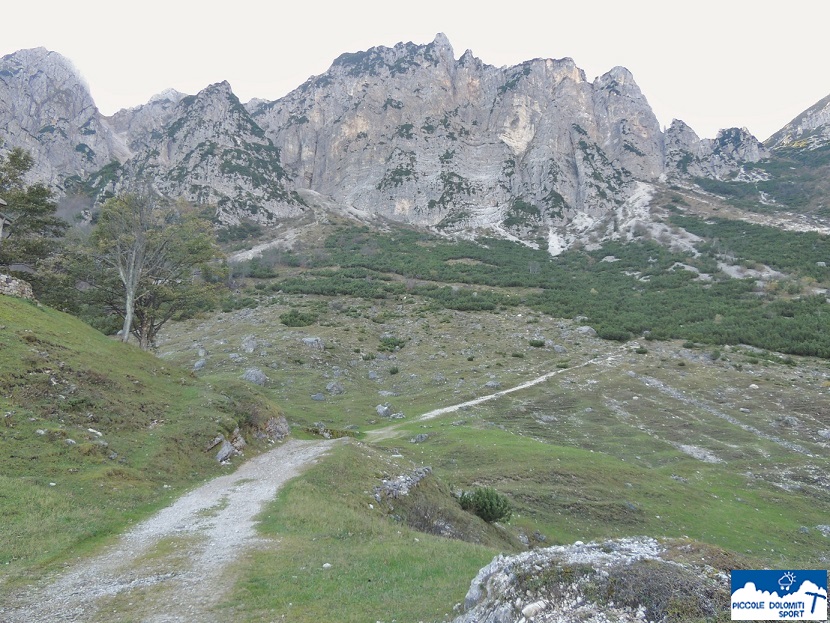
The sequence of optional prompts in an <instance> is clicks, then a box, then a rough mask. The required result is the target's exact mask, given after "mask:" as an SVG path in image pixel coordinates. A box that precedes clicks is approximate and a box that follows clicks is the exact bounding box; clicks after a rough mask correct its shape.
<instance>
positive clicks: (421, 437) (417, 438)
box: [409, 433, 429, 443]
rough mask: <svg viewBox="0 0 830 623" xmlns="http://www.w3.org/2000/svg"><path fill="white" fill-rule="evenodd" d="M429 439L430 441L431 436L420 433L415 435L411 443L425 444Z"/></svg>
mask: <svg viewBox="0 0 830 623" xmlns="http://www.w3.org/2000/svg"><path fill="white" fill-rule="evenodd" d="M427 439H429V435H427V434H426V433H419V434H417V435H415V436H414V437H413V438H412V439H410V440H409V442H410V443H424V442H425V441H426V440H427Z"/></svg>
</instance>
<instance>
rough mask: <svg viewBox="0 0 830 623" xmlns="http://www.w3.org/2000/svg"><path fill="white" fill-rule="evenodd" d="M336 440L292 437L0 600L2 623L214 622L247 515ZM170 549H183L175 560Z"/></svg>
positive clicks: (244, 544)
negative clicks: (52, 576) (50, 577)
mask: <svg viewBox="0 0 830 623" xmlns="http://www.w3.org/2000/svg"><path fill="white" fill-rule="evenodd" d="M335 443H337V442H336V441H297V440H291V441H288V442H286V443H285V444H283V445H281V446H279V447H277V448H275V449H273V450H271V451H270V452H267V453H265V454H262V455H260V456H258V457H256V458H253V459H251V460H249V461H246V462H245V463H243V464H242V465H240V467H239V468H238V469H237V470H236V471H235V472H234V473H233V474H229V475H227V476H221V477H219V478H215V479H214V480H211V481H210V482H208V483H206V484H204V485H202V486H201V487H199V488H198V489H195V490H194V491H191V492H190V493H188V494H186V495H184V496H183V497H181V498H179V499H178V500H176V502H174V503H173V505H172V506H170V507H168V508H165V509H164V510H162V511H160V512H159V513H157V514H156V515H154V516H153V517H151V518H150V519H148V520H146V521H144V522H142V523H141V524H139V525H137V526H136V527H135V528H133V529H132V530H130V531H129V532H127V533H126V534H124V535H123V536H122V537H121V538H120V539H119V541H118V542H117V543H115V544H114V545H112V546H111V547H109V548H107V550H106V551H104V552H103V553H102V554H100V555H98V556H95V557H94V558H90V559H88V560H85V561H83V562H81V563H80V564H79V565H77V566H75V567H72V568H70V569H69V570H68V571H67V572H65V573H64V574H62V575H60V576H59V577H58V578H57V579H56V580H54V581H52V582H51V583H49V584H46V585H44V586H37V587H32V588H30V589H29V590H28V591H27V592H26V593H25V594H22V595H17V596H14V597H12V598H11V599H10V600H9V601H7V602H6V603H5V605H2V604H0V621H2V622H3V623H32V622H34V621H38V622H46V621H49V622H56V623H57V622H68V621H78V622H84V623H87V622H89V621H96V620H98V621H138V620H140V621H143V622H145V623H168V622H169V623H173V622H179V621H182V622H183V621H187V622H191V621H200V622H213V621H219V620H220V618H219V617H218V615H216V614H213V613H211V611H210V610H211V607H212V606H213V605H215V604H217V603H218V602H219V600H220V598H221V597H222V596H223V594H224V592H225V590H226V589H227V588H229V585H230V584H231V583H232V580H230V579H229V578H228V577H227V576H225V575H224V574H225V573H226V570H227V566H228V564H229V563H231V562H233V561H234V560H236V559H237V557H238V556H239V555H240V554H241V553H242V552H243V551H244V550H245V549H247V548H251V547H252V546H254V545H256V543H257V540H258V538H257V535H256V532H255V522H254V517H255V516H256V515H257V514H258V513H259V512H260V510H261V508H262V505H263V504H264V503H266V502H268V501H270V500H273V499H274V496H275V494H276V492H277V491H278V490H279V489H280V487H282V485H283V484H285V483H286V482H287V481H288V480H290V479H291V478H293V477H294V476H297V475H298V474H299V473H300V471H301V469H302V468H303V467H305V466H307V465H309V464H311V463H314V462H316V460H317V458H318V457H320V456H321V455H322V454H323V453H324V452H326V451H327V450H328V449H329V448H331V447H332V446H333V445H334V444H335ZM170 539H173V540H174V541H169V540H170ZM163 540H164V541H163ZM160 542H162V547H164V546H165V544H166V545H167V547H166V549H164V550H163V551H165V552H167V559H165V557H164V555H162V554H159V552H160V551H162V549H161V548H156V546H158V545H159V543H160ZM171 543H175V544H177V546H178V547H179V548H181V549H180V550H179V551H178V552H176V553H175V555H174V556H173V558H172V559H171V558H170V555H169V550H170V544H171ZM102 608H106V611H102ZM226 618H227V615H226V616H225V617H222V620H225V619H226Z"/></svg>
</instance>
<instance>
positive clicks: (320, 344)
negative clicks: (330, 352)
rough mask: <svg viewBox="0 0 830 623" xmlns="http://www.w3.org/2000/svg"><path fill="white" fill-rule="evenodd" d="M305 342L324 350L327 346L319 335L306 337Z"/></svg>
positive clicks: (307, 344)
mask: <svg viewBox="0 0 830 623" xmlns="http://www.w3.org/2000/svg"><path fill="white" fill-rule="evenodd" d="M303 344H305V345H306V346H308V347H309V348H313V349H315V350H323V349H324V348H325V346H324V344H323V340H322V339H320V338H319V337H304V338H303Z"/></svg>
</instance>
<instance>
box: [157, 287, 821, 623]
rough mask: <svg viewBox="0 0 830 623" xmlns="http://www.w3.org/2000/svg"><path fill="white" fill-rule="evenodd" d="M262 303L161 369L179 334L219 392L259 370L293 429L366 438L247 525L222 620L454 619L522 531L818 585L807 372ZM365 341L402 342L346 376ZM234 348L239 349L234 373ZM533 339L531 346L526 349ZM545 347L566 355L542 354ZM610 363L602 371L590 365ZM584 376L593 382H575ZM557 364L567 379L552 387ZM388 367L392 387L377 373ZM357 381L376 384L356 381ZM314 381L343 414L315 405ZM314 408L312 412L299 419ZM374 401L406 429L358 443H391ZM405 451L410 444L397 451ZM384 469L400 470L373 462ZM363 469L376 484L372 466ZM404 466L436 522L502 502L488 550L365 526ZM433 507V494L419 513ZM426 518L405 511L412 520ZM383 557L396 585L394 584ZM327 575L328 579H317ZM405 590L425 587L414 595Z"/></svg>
mask: <svg viewBox="0 0 830 623" xmlns="http://www.w3.org/2000/svg"><path fill="white" fill-rule="evenodd" d="M278 299H279V300H278V301H277V302H276V303H275V304H273V305H266V306H261V307H260V308H258V309H256V310H242V311H237V312H233V313H230V314H223V315H221V316H219V317H217V318H214V319H207V320H199V321H189V322H187V323H185V324H183V325H179V326H175V327H172V329H173V330H174V331H175V333H172V332H171V333H170V334H168V336H167V339H166V341H165V342H164V344H163V345H162V354H163V356H164V357H165V359H167V360H171V361H176V362H179V363H181V364H183V365H188V364H190V365H192V363H193V362H194V361H195V359H196V358H197V357H198V354H197V353H196V351H195V348H194V347H195V346H196V344H194V342H193V338H192V336H193V335H194V334H198V335H199V340H198V345H199V346H201V347H203V348H205V349H206V350H207V351H208V355H207V357H206V361H207V363H206V366H205V368H204V373H205V374H208V375H210V376H209V378H211V379H215V380H216V381H217V382H218V381H219V380H221V379H230V378H234V377H237V376H238V375H239V374H241V372H242V371H243V370H244V369H246V368H247V367H251V366H258V367H261V368H262V369H264V370H266V371H267V373H268V375H269V378H270V380H269V383H268V385H267V386H266V391H268V392H269V393H270V394H271V395H272V396H274V397H276V398H277V399H278V400H279V402H280V404H281V405H283V407H284V409H285V410H286V414H287V416H288V418H289V420H291V421H292V422H293V423H295V424H297V425H310V424H312V423H313V422H316V421H324V422H325V423H326V424H327V425H329V426H332V427H346V426H352V427H357V428H358V429H359V430H361V431H364V432H367V434H366V436H365V437H362V438H363V439H364V440H365V442H366V443H367V444H368V445H367V446H365V447H364V450H357V449H355V448H354V447H352V448H345V449H343V450H341V452H342V455H341V456H339V457H337V458H335V459H333V460H332V461H331V462H328V461H327V462H326V463H325V464H323V465H321V466H320V467H319V468H317V469H315V470H314V471H313V472H309V474H308V475H307V476H305V477H303V479H302V481H301V482H300V483H297V484H296V485H295V486H293V487H291V488H289V489H288V490H287V491H285V492H284V493H283V494H281V496H280V499H279V500H278V501H277V502H276V503H275V504H274V505H273V506H272V507H271V508H269V509H268V511H267V512H266V513H265V514H264V518H265V519H264V524H263V530H264V531H265V532H266V534H268V535H269V536H271V537H273V538H274V541H273V543H274V544H273V549H264V550H263V551H261V552H259V553H257V554H255V555H253V556H251V557H250V558H249V559H247V560H246V561H245V563H244V565H243V567H242V568H241V569H240V574H241V580H240V582H239V584H238V585H237V589H236V592H235V594H234V595H233V596H232V597H231V598H230V599H229V601H228V603H227V607H228V608H231V609H233V613H234V617H235V618H236V619H237V620H251V621H254V620H260V619H261V618H262V617H263V616H264V617H266V618H267V617H272V618H278V616H279V615H281V614H286V616H290V618H291V620H294V621H306V620H307V621H311V620H315V618H317V620H319V616H320V615H321V613H324V612H332V611H334V610H336V611H338V613H341V616H342V617H343V619H342V620H355V621H359V620H389V619H392V618H394V617H396V616H397V618H398V620H440V619H441V618H442V617H443V615H444V614H447V613H448V612H451V608H452V606H453V605H454V604H455V603H458V602H459V601H460V600H461V599H462V597H463V594H464V591H465V590H466V588H467V586H468V582H469V580H470V579H471V578H472V577H473V575H474V573H475V570H476V569H477V568H478V567H479V566H480V565H481V562H482V560H483V561H486V560H487V559H488V558H489V557H490V556H492V555H495V554H496V553H498V552H500V551H511V550H513V549H514V547H515V546H514V545H513V543H515V538H516V537H517V536H518V535H519V534H520V533H523V534H525V535H527V536H529V537H531V540H532V539H533V537H532V535H533V534H534V533H535V532H537V531H538V532H539V533H541V534H542V535H544V536H545V537H546V539H547V540H546V543H570V542H573V541H574V540H577V539H580V540H590V539H602V538H607V537H615V536H625V535H640V534H647V535H651V536H664V537H672V538H681V539H682V538H684V537H688V538H689V539H691V540H692V541H693V542H696V543H699V544H704V545H694V547H695V548H698V547H700V548H701V552H702V553H701V555H702V556H704V557H706V556H710V555H713V556H715V558H716V559H713V560H712V561H711V562H712V563H713V564H716V565H718V566H720V567H721V568H724V569H729V568H730V567H735V566H738V565H751V566H754V567H759V566H771V567H787V566H794V567H795V566H799V565H801V566H804V567H819V568H820V567H822V566H825V565H826V564H827V560H828V557H830V538H827V537H824V536H822V535H821V534H820V532H819V531H818V530H817V528H816V526H819V525H825V524H827V517H828V516H830V491H828V488H827V484H826V480H823V479H822V476H821V475H822V474H826V473H828V471H830V462H828V459H827V443H826V439H825V438H824V437H822V436H821V435H820V434H819V432H820V431H824V430H828V429H830V420H829V419H828V414H829V413H830V396H829V395H828V390H827V383H828V381H827V378H828V369H827V364H826V362H824V361H821V360H816V359H809V358H799V359H797V360H796V361H794V362H793V363H794V365H786V364H784V363H783V360H782V359H781V358H780V357H777V356H775V355H770V354H766V355H764V354H762V353H758V352H755V351H753V350H751V349H746V348H733V347H725V348H723V349H722V350H721V351H720V352H718V353H714V352H713V351H712V349H711V348H710V349H708V350H703V349H701V348H687V347H683V346H682V345H681V344H680V343H679V342H658V341H652V342H649V341H642V342H640V343H636V342H635V343H629V344H626V345H624V346H620V345H619V344H617V343H613V342H608V341H603V340H598V339H596V338H590V337H586V336H583V335H580V334H579V333H578V332H576V331H575V330H574V326H575V325H574V324H572V323H570V322H567V321H560V320H557V319H553V318H548V317H545V316H541V315H538V314H536V313H533V312H531V311H530V310H527V309H525V308H521V307H520V308H515V309H511V310H510V311H509V312H506V311H501V312H495V311H494V312H471V313H461V312H452V311H441V312H430V313H422V312H423V311H424V309H425V308H426V307H425V306H426V303H425V302H424V301H422V300H420V299H419V298H418V297H415V296H411V295H408V298H407V299H406V301H404V300H403V299H402V298H400V299H392V300H386V301H374V302H373V303H371V304H370V303H365V302H360V301H359V300H353V299H349V298H342V297H341V298H338V299H336V301H335V300H333V299H329V298H327V297H316V296H308V295H306V296H302V297H287V296H282V297H278ZM335 302H336V303H337V304H334V303H335ZM291 306H294V307H297V308H304V309H312V308H313V309H316V310H317V312H318V313H319V314H320V318H319V321H318V323H317V324H315V325H313V326H310V327H304V328H290V327H284V326H282V325H280V324H279V321H278V317H279V315H280V313H282V312H283V311H284V310H285V309H287V308H289V307H291ZM344 309H345V310H350V312H355V313H349V314H345V313H343V310H344ZM378 319H380V320H381V321H380V322H378ZM385 334H391V335H395V336H400V337H403V338H405V339H406V340H407V341H406V344H405V346H404V347H403V348H402V349H401V350H399V351H397V352H395V353H394V359H391V360H381V359H379V358H375V359H368V360H366V359H364V358H363V357H362V356H361V353H369V352H371V353H375V354H377V355H380V353H379V352H378V351H377V347H378V344H379V343H380V337H381V336H382V335H385ZM251 336H253V339H254V340H256V341H257V347H256V348H255V349H253V351H252V352H244V350H243V342H245V341H246V339H247V340H248V343H250V339H251ZM308 336H318V337H321V338H322V339H323V341H324V343H325V344H327V345H328V346H329V348H326V349H325V350H323V351H316V350H314V349H312V348H310V347H308V346H306V345H305V344H303V342H302V338H303V337H308ZM471 336H473V338H471ZM534 337H541V338H545V339H547V340H549V342H548V344H549V345H548V346H545V347H541V348H538V347H534V346H531V344H530V341H531V339H533V338H534ZM550 343H554V344H557V345H561V346H564V347H565V348H566V349H567V352H566V353H557V352H555V351H554V349H553V348H552V347H551V346H550ZM638 351H639V352H638ZM643 351H645V352H643ZM235 353H236V354H237V355H238V354H239V353H244V360H239V359H237V358H236V355H235V356H234V357H231V355H232V354H235ZM715 354H717V355H718V357H717V360H713V357H714V355H715ZM515 355H520V356H518V357H517V356H515ZM609 356H613V357H614V358H615V359H614V362H613V364H606V363H603V361H604V360H605V359H606V358H607V357H609ZM469 357H472V361H470V360H469ZM592 358H593V359H594V360H595V363H591V364H589V365H587V366H583V367H578V366H579V364H581V363H583V362H585V361H587V360H590V359H592ZM566 363H567V365H569V366H570V367H569V368H565V367H562V368H560V367H559V366H563V365H565V364H566ZM392 365H394V366H396V367H398V368H399V373H398V374H396V375H390V374H389V373H388V371H387V369H388V368H389V367H390V366H392ZM550 370H560V371H561V372H560V374H558V375H557V376H556V377H554V378H553V379H551V380H550V381H547V382H546V383H544V384H542V385H539V386H536V387H534V388H532V389H528V390H525V391H522V392H519V393H516V394H511V395H510V396H507V397H504V398H501V399H498V400H496V401H493V402H488V403H485V404H482V405H479V406H476V407H471V408H466V409H463V410H461V411H459V412H457V413H452V414H449V415H446V416H443V417H440V418H436V419H434V420H428V421H425V422H416V421H414V420H415V418H416V417H417V416H418V415H419V414H421V413H424V412H426V411H428V410H430V409H432V408H436V407H440V406H446V405H449V404H454V403H458V402H462V401H464V400H469V399H471V398H475V397H477V396H481V395H484V394H487V393H491V392H492V391H494V390H493V389H490V388H487V387H485V383H486V382H488V381H495V382H498V383H500V384H501V387H502V388H506V387H510V386H512V385H516V384H518V383H520V382H522V381H524V380H528V379H530V378H533V377H535V376H538V375H540V374H542V373H543V372H547V371H550ZM373 371H374V372H376V373H377V379H376V380H372V379H370V377H369V374H370V372H373ZM332 381H337V382H338V383H339V384H340V385H341V386H342V389H343V390H344V392H343V393H342V394H331V393H329V392H327V391H326V385H327V384H328V383H330V382H332ZM753 385H755V386H757V387H755V388H753V387H752V386H753ZM317 392H320V393H322V394H323V395H324V397H325V399H324V400H322V401H315V400H312V399H311V398H310V396H311V395H312V394H314V393H317ZM381 392H392V394H393V395H391V396H389V395H387V396H384V395H383V394H382V393H381ZM386 401H389V402H391V403H392V405H393V408H394V409H400V410H402V411H403V412H405V414H406V416H407V417H406V419H405V420H404V421H403V424H402V425H401V427H400V428H399V429H397V431H396V434H395V436H394V437H392V438H384V439H381V440H378V441H373V437H372V436H371V434H368V432H370V431H371V430H372V429H376V428H378V427H382V426H386V425H388V424H389V421H388V420H384V419H383V418H378V417H377V414H376V413H375V411H374V405H377V404H379V403H382V402H386ZM742 409H743V410H742ZM788 418H794V419H788ZM418 433H427V434H428V435H429V438H428V439H427V441H426V442H424V443H420V444H413V443H410V439H412V438H413V437H414V436H415V435H416V434H418ZM788 444H797V445H798V446H799V447H801V448H802V449H804V450H805V451H806V453H801V452H798V451H793V450H792V449H791V447H790V446H789V445H788ZM394 456H400V457H401V458H398V459H394V460H392V459H389V457H394ZM379 457H380V458H379ZM384 457H385V458H384ZM382 458H383V460H386V461H387V463H386V464H381V465H378V461H381V459H382ZM389 461H391V463H390V462H389ZM371 465H374V467H371V468H370V467H369V466H371ZM416 465H430V466H432V468H433V470H434V478H435V480H436V481H437V482H439V483H443V484H444V485H446V487H445V488H444V490H445V495H444V498H443V500H442V503H443V504H444V505H445V506H449V505H451V504H452V498H451V497H450V496H449V494H447V493H446V488H447V487H448V488H450V489H453V490H455V489H458V488H468V487H471V486H476V485H492V486H495V487H496V488H497V489H498V490H499V491H501V492H503V493H505V494H506V495H508V496H509V498H510V499H511V501H512V503H513V504H514V506H515V508H516V514H515V515H514V517H513V519H511V521H510V523H509V525H508V526H506V535H505V534H503V535H502V538H495V537H493V538H490V539H485V540H484V541H482V542H481V544H479V545H472V544H465V543H460V542H454V541H447V540H445V539H441V538H439V537H434V536H429V535H424V534H419V533H416V532H413V531H412V530H410V529H409V528H408V527H407V526H406V525H403V524H404V523H406V522H399V521H396V520H395V519H394V517H401V516H402V515H405V514H406V513H410V514H415V513H416V512H417V510H418V509H417V508H412V507H407V508H405V509H404V511H401V504H400V503H398V504H393V506H394V509H392V510H390V509H388V508H386V507H385V506H382V505H377V504H376V503H375V501H374V499H373V498H372V495H371V493H372V488H373V487H374V486H376V485H378V484H380V480H381V478H382V477H387V476H388V475H397V474H400V473H404V472H406V471H407V470H408V469H411V468H412V467H413V466H416ZM439 489H440V488H435V489H433V490H432V491H433V494H434V496H435V498H437V497H438V494H437V493H435V492H436V491H438V490H439ZM435 498H434V499H433V501H432V502H424V503H422V502H419V503H417V504H415V505H414V506H418V505H420V506H421V507H422V510H424V511H425V512H428V511H429V510H430V508H432V506H433V505H434V504H435V503H437V502H436V501H435ZM369 504H373V505H374V506H375V508H374V509H370V508H369ZM384 515H386V516H387V518H386V519H385V520H384V519H383V516H384ZM467 529H468V530H469V528H467ZM416 538H417V539H418V541H415V539H416ZM436 543H437V544H438V545H435V544H436ZM442 543H443V545H441V544H442ZM535 544H536V545H539V544H540V543H539V542H538V541H536V542H535ZM286 556H287V558H286ZM743 557H746V560H744V558H743ZM399 558H400V559H401V560H406V561H407V562H406V565H407V566H408V568H409V569H410V571H409V572H406V573H404V572H400V573H399V569H398V568H397V567H396V563H395V562H394V561H396V560H398V559H399ZM286 560H287V561H288V563H287V564H286V562H285V561H286ZM413 560H414V561H417V564H416V562H414V561H413ZM325 562H329V563H330V564H332V565H333V567H332V569H330V570H328V571H325V572H324V571H323V570H322V565H323V564H324V563H325ZM378 569H384V570H385V572H384V573H388V574H389V577H390V578H393V579H394V582H391V584H392V585H394V595H395V599H394V600H391V597H390V596H389V595H387V591H389V590H391V589H390V584H388V583H387V584H380V585H377V586H376V585H375V581H376V580H377V579H378V578H379V577H381V576H384V574H383V573H380V572H379V571H378ZM424 573H425V574H427V575H429V576H430V577H431V578H433V579H432V580H430V581H429V582H426V583H425V582H424V580H423V578H422V577H421V574H424ZM373 574H374V575H373ZM376 576H377V577H376ZM384 577H385V576H384ZM448 578H449V579H450V580H451V581H448ZM390 581H391V580H390ZM370 584H371V585H372V586H371V587H370ZM289 603H290V604H293V606H289V605H288V604H289ZM306 613H308V614H306ZM401 613H406V616H403V615H402V614H401ZM398 615H400V616H398ZM372 617H374V619H372Z"/></svg>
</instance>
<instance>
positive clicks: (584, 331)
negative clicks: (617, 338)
mask: <svg viewBox="0 0 830 623" xmlns="http://www.w3.org/2000/svg"><path fill="white" fill-rule="evenodd" d="M576 332H577V333H579V334H580V335H585V336H587V337H596V336H597V332H596V331H595V330H594V328H593V327H589V326H588V325H583V326H581V327H577V328H576Z"/></svg>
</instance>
